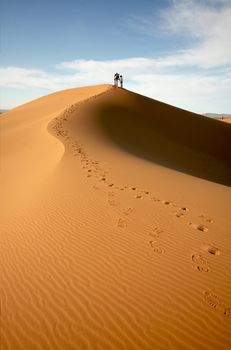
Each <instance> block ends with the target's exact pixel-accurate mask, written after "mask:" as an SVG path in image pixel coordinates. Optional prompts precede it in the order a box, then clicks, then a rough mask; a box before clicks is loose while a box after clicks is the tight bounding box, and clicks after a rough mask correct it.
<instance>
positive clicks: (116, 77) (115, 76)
mask: <svg viewBox="0 0 231 350" xmlns="http://www.w3.org/2000/svg"><path fill="white" fill-rule="evenodd" d="M119 78H120V76H119V73H116V74H115V75H114V86H115V87H118V82H119Z"/></svg>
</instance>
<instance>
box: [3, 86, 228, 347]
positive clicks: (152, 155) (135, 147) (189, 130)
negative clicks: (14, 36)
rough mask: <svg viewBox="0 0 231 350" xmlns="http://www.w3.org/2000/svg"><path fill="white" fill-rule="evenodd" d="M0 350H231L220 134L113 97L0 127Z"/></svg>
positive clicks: (51, 103) (121, 94)
mask: <svg viewBox="0 0 231 350" xmlns="http://www.w3.org/2000/svg"><path fill="white" fill-rule="evenodd" d="M0 123H1V125H0V142H1V145H0V146H1V154H0V155H1V208H0V216H1V218H0V219H1V221H0V225H1V231H0V232H1V246H0V250H1V266H0V269H1V271H0V272H1V284H0V285H1V286H0V291H1V292H0V293H1V350H19V349H20V350H32V349H33V350H37V349H38V350H49V349H51V350H53V349H54V350H56V349H57V350H58V349H59V350H63V349H65V350H66V349H68V350H74V349H76V350H82V349H89V350H90V349H94V350H101V349H105V350H111V349H115V350H120V349H121V350H122V349H123V350H126V349H129V350H130V349H131V350H135V349H141V350H146V349H150V350H153V349H158V350H159V349H163V350H168V349H174V350H175V349H176V350H188V349H190V350H191V349H192V350H195V349H200V350H215V349H216V350H218V349H219V350H229V349H231V220H230V213H231V212H230V202H231V143H230V140H231V125H230V124H228V123H221V122H220V121H217V120H213V119H211V118H207V117H203V116H200V115H197V114H193V113H190V112H187V111H184V110H182V109H179V108H176V107H173V106H170V105H167V104H164V103H161V102H159V101H156V100H153V99H149V98H146V97H144V96H141V95H138V94H135V93H132V92H129V91H127V90H125V89H119V88H118V89H115V88H113V87H112V86H111V85H98V86H92V87H83V88H77V89H70V90H65V91H61V92H57V93H54V94H50V95H48V96H44V97H42V98H39V99H37V100H35V101H32V102H30V103H27V104H25V105H22V106H20V107H17V108H15V109H13V110H11V111H8V112H6V113H4V115H2V116H1V119H0Z"/></svg>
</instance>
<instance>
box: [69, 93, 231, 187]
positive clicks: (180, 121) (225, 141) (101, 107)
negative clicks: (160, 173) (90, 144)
mask: <svg viewBox="0 0 231 350" xmlns="http://www.w3.org/2000/svg"><path fill="white" fill-rule="evenodd" d="M88 108H89V110H88V113H87V114H88V118H94V119H95V123H96V124H95V125H97V127H100V128H101V130H103V132H104V134H105V136H107V137H108V138H109V139H110V140H111V141H113V143H114V144H116V145H117V146H118V147H120V148H122V149H124V150H126V151H127V152H129V153H132V154H133V155H135V156H137V157H141V158H143V159H146V160H148V161H151V162H154V163H157V164H159V165H162V166H165V167H168V168H171V169H174V170H177V171H180V172H183V173H186V174H190V175H193V176H196V177H199V178H203V179H206V180H209V181H213V182H216V183H220V184H223V185H227V186H230V185H231V142H230V141H231V127H230V125H228V124H225V123H221V122H219V121H216V120H212V119H210V118H207V117H204V116H200V115H197V114H194V113H191V112H188V111H185V110H182V109H180V108H176V107H173V106H170V105H167V104H165V103H162V102H159V101H156V100H153V99H150V98H147V97H144V96H141V95H138V94H135V93H132V92H129V91H126V90H121V89H120V90H115V91H113V92H111V93H110V94H107V95H106V96H102V97H99V98H98V100H97V101H96V102H94V103H92V104H91V105H90V106H88ZM76 123H78V121H76ZM76 127H77V125H76Z"/></svg>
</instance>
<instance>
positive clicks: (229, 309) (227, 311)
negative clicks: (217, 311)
mask: <svg viewBox="0 0 231 350" xmlns="http://www.w3.org/2000/svg"><path fill="white" fill-rule="evenodd" d="M224 315H225V316H226V317H228V318H231V307H226V308H225V310H224Z"/></svg>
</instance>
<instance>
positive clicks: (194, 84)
mask: <svg viewBox="0 0 231 350" xmlns="http://www.w3.org/2000/svg"><path fill="white" fill-rule="evenodd" d="M171 59H172V58H171ZM171 59H170V58H168V57H167V58H165V59H162V60H161V59H158V60H155V59H148V58H142V57H140V58H130V59H121V60H111V61H94V60H75V61H70V62H63V63H61V64H59V65H58V66H57V67H56V72H55V73H54V74H49V73H47V72H45V71H41V70H31V69H25V68H17V67H8V68H2V69H1V71H0V73H1V81H0V84H2V85H4V86H6V87H7V86H8V87H19V88H22V87H23V88H34V89H36V88H39V89H40V94H41V89H46V92H47V89H49V90H50V91H55V90H60V89H65V88H69V87H74V86H75V87H76V86H77V87H78V86H84V85H94V84H103V83H109V84H110V83H112V82H113V75H114V73H115V72H116V71H118V72H119V73H122V74H123V75H124V78H125V88H127V89H129V90H132V91H135V92H138V93H141V94H144V95H146V96H149V97H152V98H155V99H157V100H161V101H164V102H166V103H169V104H173V105H176V106H178V107H182V108H185V109H189V110H192V111H195V112H208V111H212V112H222V113H224V112H226V113H230V111H231V104H230V95H231V70H230V69H228V68H225V69H224V70H223V71H222V73H221V72H220V74H219V75H217V74H213V73H212V72H210V74H209V73H208V72H207V74H204V73H199V72H198V73H195V72H194V73H192V72H191V73H186V72H185V73H184V74H183V73H177V71H175V72H174V73H173V72H171V73H169V71H168V70H166V69H165V68H166V65H167V66H168V64H169V61H171ZM170 63H171V64H173V63H172V62H170ZM174 64H176V63H174Z"/></svg>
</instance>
